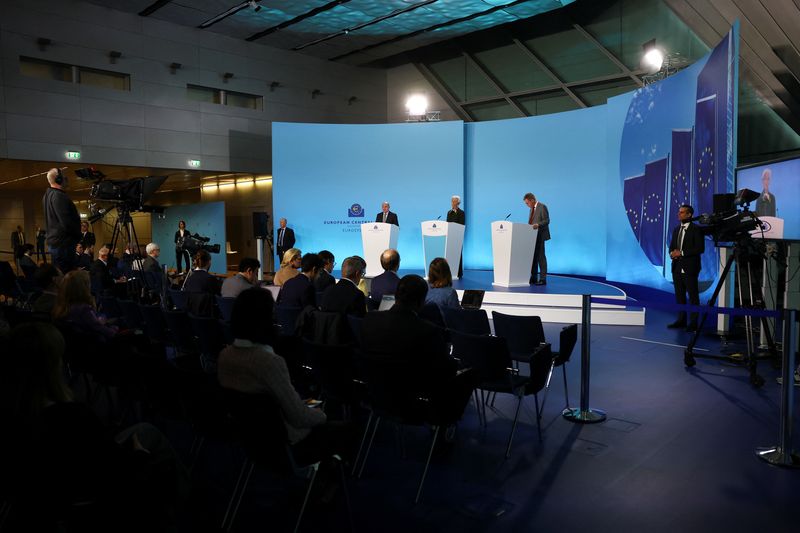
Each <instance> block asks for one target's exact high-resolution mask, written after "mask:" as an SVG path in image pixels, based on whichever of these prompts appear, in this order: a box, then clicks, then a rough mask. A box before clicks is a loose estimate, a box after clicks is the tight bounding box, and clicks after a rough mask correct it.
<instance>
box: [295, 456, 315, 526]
mask: <svg viewBox="0 0 800 533" xmlns="http://www.w3.org/2000/svg"><path fill="white" fill-rule="evenodd" d="M309 468H311V481H309V483H308V489H307V490H306V495H305V497H304V498H303V505H302V506H301V507H300V514H298V515H297V523H295V525H294V533H297V531H298V530H299V529H300V522H301V521H302V520H303V513H305V512H306V505H307V504H308V497H309V496H311V489H312V488H313V487H314V480H315V479H317V472H318V471H319V463H314V464H313V465H311V466H310V467H309Z"/></svg>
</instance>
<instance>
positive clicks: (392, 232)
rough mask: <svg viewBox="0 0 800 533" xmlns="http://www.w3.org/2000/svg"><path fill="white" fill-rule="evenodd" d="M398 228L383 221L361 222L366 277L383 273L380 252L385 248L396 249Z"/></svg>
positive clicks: (398, 234)
mask: <svg viewBox="0 0 800 533" xmlns="http://www.w3.org/2000/svg"><path fill="white" fill-rule="evenodd" d="M399 236H400V228H399V227H398V226H395V225H394V224H387V223H385V222H367V223H366V224H361V245H362V246H363V248H364V260H365V261H366V262H367V272H366V277H368V278H374V277H375V276H378V275H380V274H382V273H383V267H381V254H382V253H383V251H384V250H386V249H387V248H394V249H395V250H396V249H397V238H398V237H399Z"/></svg>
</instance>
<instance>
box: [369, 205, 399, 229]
mask: <svg viewBox="0 0 800 533" xmlns="http://www.w3.org/2000/svg"><path fill="white" fill-rule="evenodd" d="M375 222H385V223H387V224H394V225H395V226H397V227H398V228H399V227H400V223H399V222H398V221H397V213H392V212H391V211H389V202H383V203H382V204H381V212H380V213H378V214H377V215H376V216H375Z"/></svg>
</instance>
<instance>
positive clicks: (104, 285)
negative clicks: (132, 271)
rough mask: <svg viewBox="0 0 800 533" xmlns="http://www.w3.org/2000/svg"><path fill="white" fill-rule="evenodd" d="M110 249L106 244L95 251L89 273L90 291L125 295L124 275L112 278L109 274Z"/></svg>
mask: <svg viewBox="0 0 800 533" xmlns="http://www.w3.org/2000/svg"><path fill="white" fill-rule="evenodd" d="M109 252H110V250H109V249H108V247H107V246H103V247H101V248H100V249H99V250H98V251H97V259H96V260H95V261H94V262H93V263H92V266H91V269H90V270H89V275H90V276H91V280H92V291H93V292H95V293H96V294H97V295H100V296H102V295H114V296H118V297H123V296H125V282H126V281H127V279H126V278H125V276H121V277H119V278H118V279H114V277H113V276H112V275H111V267H110V266H109V264H108V254H109Z"/></svg>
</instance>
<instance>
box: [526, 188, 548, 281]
mask: <svg viewBox="0 0 800 533" xmlns="http://www.w3.org/2000/svg"><path fill="white" fill-rule="evenodd" d="M522 199H523V201H524V202H525V205H527V206H528V207H529V208H530V209H531V213H530V215H528V224H530V225H531V226H533V229H535V230H538V231H537V232H536V243H535V244H534V249H533V263H532V264H531V279H530V281H529V282H530V284H531V285H547V256H546V255H545V252H544V243H545V241H549V240H550V212H549V211H548V210H547V206H546V205H544V204H543V203H542V202H539V201H538V200H536V196H534V195H533V193H530V192H529V193H526V194H525V196H523V197H522ZM537 275H538V279H537Z"/></svg>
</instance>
